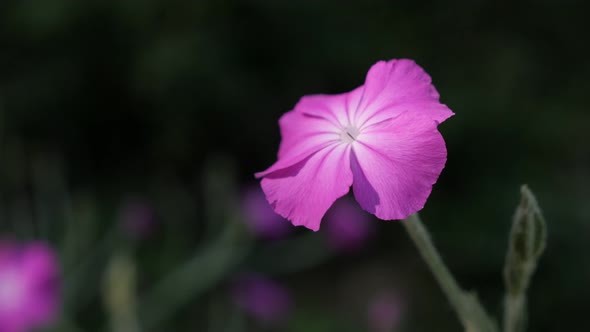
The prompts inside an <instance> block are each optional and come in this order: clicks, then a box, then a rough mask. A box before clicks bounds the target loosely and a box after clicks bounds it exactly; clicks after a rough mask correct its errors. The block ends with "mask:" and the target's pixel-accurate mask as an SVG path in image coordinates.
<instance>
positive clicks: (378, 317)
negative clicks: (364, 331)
mask: <svg viewBox="0 0 590 332" xmlns="http://www.w3.org/2000/svg"><path fill="white" fill-rule="evenodd" d="M368 309H369V310H368V318H369V328H370V331H371V332H392V331H394V329H395V328H396V327H397V326H398V325H399V324H400V321H401V316H402V312H403V305H402V302H401V300H400V298H399V297H398V296H396V295H394V294H392V293H382V294H378V295H376V296H375V297H373V299H371V301H370V303H369V308H368Z"/></svg>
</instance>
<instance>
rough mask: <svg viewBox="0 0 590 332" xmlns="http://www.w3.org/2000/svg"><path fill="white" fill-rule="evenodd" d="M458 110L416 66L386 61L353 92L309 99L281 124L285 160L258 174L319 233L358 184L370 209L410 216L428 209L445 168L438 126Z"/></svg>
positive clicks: (280, 204)
mask: <svg viewBox="0 0 590 332" xmlns="http://www.w3.org/2000/svg"><path fill="white" fill-rule="evenodd" d="M452 115H453V112H451V110H450V109H449V108H447V106H445V105H443V104H441V103H440V102H439V95H438V92H437V91H436V89H435V88H434V86H433V85H432V84H431V79H430V76H428V74H426V72H424V70H422V68H420V67H419V66H418V65H417V64H416V63H414V62H413V61H411V60H405V59H402V60H390V61H387V62H384V61H380V62H378V63H376V64H375V65H373V66H372V67H371V69H370V70H369V72H368V73H367V77H366V79H365V84H364V85H363V86H360V87H358V88H356V89H354V90H353V91H351V92H348V93H343V94H339V95H313V96H305V97H303V98H301V100H300V101H299V103H297V105H295V109H294V110H292V111H290V112H288V113H286V114H285V115H283V117H282V118H281V119H280V121H279V124H280V127H281V136H282V141H281V145H280V148H279V153H278V161H277V162H276V163H275V164H274V165H272V166H271V167H270V168H268V169H267V170H265V171H263V172H260V173H257V174H256V177H257V178H262V181H261V185H262V189H263V190H264V193H265V194H266V198H267V200H268V202H269V203H270V204H271V205H272V207H273V209H274V210H275V211H276V212H277V213H278V214H280V215H282V216H283V217H285V218H287V219H289V220H290V221H291V222H292V223H293V224H294V225H296V226H299V225H303V226H305V227H307V228H309V229H312V230H314V231H317V230H318V229H319V227H320V221H321V219H322V216H323V215H324V214H325V213H326V211H327V210H328V208H329V207H330V206H331V205H332V204H333V203H334V201H336V199H338V198H339V197H341V196H343V195H345V194H346V193H348V191H349V189H350V186H352V187H353V192H354V196H355V198H356V200H357V201H358V202H359V203H360V205H361V207H362V208H363V209H364V210H366V211H368V212H370V213H372V214H374V215H375V216H377V217H378V218H379V219H383V220H394V219H403V218H406V217H407V216H409V215H410V214H412V213H414V212H416V211H418V210H420V209H422V208H423V207H424V204H425V203H426V199H427V198H428V196H429V195H430V192H431V191H432V185H433V184H434V183H435V182H436V180H437V179H438V176H439V175H440V173H441V171H442V169H443V168H444V165H445V162H446V159H447V151H446V147H445V142H444V140H443V138H442V136H441V134H440V133H439V132H438V129H437V126H438V124H439V123H441V122H443V121H444V120H446V119H447V118H449V117H450V116H452Z"/></svg>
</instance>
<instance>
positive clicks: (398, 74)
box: [354, 59, 453, 126]
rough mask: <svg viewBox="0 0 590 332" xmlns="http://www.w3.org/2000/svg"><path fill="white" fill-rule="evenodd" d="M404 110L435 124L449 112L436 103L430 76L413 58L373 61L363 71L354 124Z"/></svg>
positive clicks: (381, 118)
mask: <svg viewBox="0 0 590 332" xmlns="http://www.w3.org/2000/svg"><path fill="white" fill-rule="evenodd" d="M405 111H410V112H416V113H421V114H424V115H426V116H428V117H430V118H431V119H433V120H435V121H437V122H439V123H441V122H443V121H444V120H446V119H447V118H449V117H451V116H452V115H453V112H452V111H451V110H450V109H449V108H448V107H447V106H446V105H443V104H441V103H440V102H439V94H438V92H437V91H436V89H435V88H434V86H433V85H432V79H431V78H430V76H429V75H428V74H427V73H426V72H425V71H424V70H423V69H422V68H421V67H420V66H418V65H417V64H416V63H415V62H414V61H412V60H408V59H400V60H395V59H394V60H390V61H387V62H385V61H379V62H377V63H376V64H374V65H373V66H372V67H371V69H370V70H369V72H368V73H367V78H366V79H365V85H364V92H363V96H362V100H361V102H360V104H359V107H358V109H357V110H356V111H355V114H354V118H355V123H356V124H357V125H359V126H363V125H370V124H373V123H378V122H381V121H383V120H385V119H388V118H391V117H393V116H396V115H397V114H400V113H402V112H405Z"/></svg>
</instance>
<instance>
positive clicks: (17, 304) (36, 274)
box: [0, 242, 60, 332]
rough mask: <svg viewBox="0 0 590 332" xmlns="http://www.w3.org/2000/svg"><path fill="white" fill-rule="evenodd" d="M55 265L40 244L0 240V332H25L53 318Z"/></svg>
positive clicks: (56, 281)
mask: <svg viewBox="0 0 590 332" xmlns="http://www.w3.org/2000/svg"><path fill="white" fill-rule="evenodd" d="M59 283H60V282H59V268H58V262H57V258H56V256H55V254H54V253H53V251H52V250H51V249H50V248H49V247H47V246H46V245H44V244H41V243H31V244H28V245H22V246H19V245H16V244H14V243H7V242H0V332H25V331H30V330H32V329H35V328H38V327H42V326H44V325H47V324H49V323H51V322H52V321H54V320H55V318H56V316H57V312H58V307H59V301H60V300H59V293H60V289H59V288H60V285H59Z"/></svg>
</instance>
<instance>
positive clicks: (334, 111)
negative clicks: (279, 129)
mask: <svg viewBox="0 0 590 332" xmlns="http://www.w3.org/2000/svg"><path fill="white" fill-rule="evenodd" d="M363 90H364V89H363V87H362V86H361V87H358V88H356V89H354V90H352V91H350V92H347V93H341V94H337V95H321V94H320V95H311V96H304V97H302V98H301V100H299V102H298V103H297V105H295V111H296V112H299V113H301V114H307V115H311V116H313V117H318V118H321V119H324V120H325V121H328V122H329V123H330V124H332V125H333V126H335V127H336V129H338V130H340V129H342V128H343V127H346V126H349V125H350V124H351V123H352V115H353V113H354V112H355V111H356V109H357V108H358V106H359V102H360V100H361V96H362V93H363Z"/></svg>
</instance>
